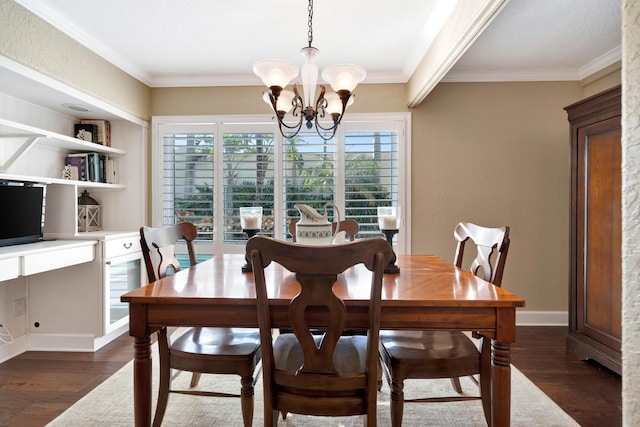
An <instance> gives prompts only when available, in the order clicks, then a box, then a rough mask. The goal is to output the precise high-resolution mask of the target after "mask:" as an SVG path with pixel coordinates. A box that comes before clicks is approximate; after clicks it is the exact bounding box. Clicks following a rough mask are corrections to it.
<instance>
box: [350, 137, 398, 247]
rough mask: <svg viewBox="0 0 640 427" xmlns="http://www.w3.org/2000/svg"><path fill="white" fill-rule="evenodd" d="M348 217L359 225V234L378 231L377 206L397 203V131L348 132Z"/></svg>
mask: <svg viewBox="0 0 640 427" xmlns="http://www.w3.org/2000/svg"><path fill="white" fill-rule="evenodd" d="M344 152H345V159H344V182H345V190H344V197H345V202H344V204H345V214H344V215H345V217H346V218H352V219H354V220H356V221H357V222H358V224H359V225H360V231H359V233H358V235H359V236H362V237H366V236H371V235H374V234H379V232H380V231H379V230H378V222H377V221H378V219H377V207H378V206H397V204H398V133H397V131H395V130H391V131H389V130H381V131H365V132H345V135H344Z"/></svg>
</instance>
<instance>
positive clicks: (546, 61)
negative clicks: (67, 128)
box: [0, 0, 621, 120]
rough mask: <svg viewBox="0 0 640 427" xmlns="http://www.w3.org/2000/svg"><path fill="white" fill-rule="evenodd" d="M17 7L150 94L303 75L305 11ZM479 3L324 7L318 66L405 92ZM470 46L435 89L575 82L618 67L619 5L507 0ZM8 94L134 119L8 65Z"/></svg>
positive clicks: (194, 0) (273, 1)
mask: <svg viewBox="0 0 640 427" xmlns="http://www.w3.org/2000/svg"><path fill="white" fill-rule="evenodd" d="M15 1H16V2H17V3H19V4H21V5H22V6H24V7H25V8H27V9H28V10H30V11H31V12H32V13H34V14H36V15H38V16H40V17H41V18H42V19H44V20H45V21H47V22H49V23H50V24H51V25H53V26H55V27H57V28H58V29H60V30H61V31H62V32H64V33H66V34H67V35H69V36H70V37H72V38H73V39H75V40H77V41H78V42H79V43H81V44H83V45H85V46H86V47H87V48H89V49H91V50H92V51H94V52H96V53H97V54H99V55H101V56H102V57H103V58H105V59H106V60H108V61H109V62H111V63H113V64H114V65H116V66H117V67H119V68H120V69H122V70H123V71H125V72H127V73H129V74H130V75H132V76H133V77H135V78H137V79H138V80H140V81H141V82H143V83H145V84H147V85H148V86H150V87H184V86H228V85H261V82H260V80H259V79H258V77H256V76H255V75H254V74H253V72H252V66H253V63H254V62H255V61H257V60H260V59H264V58H279V59H286V60H289V61H291V62H295V63H297V64H299V65H302V63H303V58H302V56H301V55H300V49H301V48H302V47H305V46H306V45H307V43H308V40H307V37H308V36H307V34H308V19H307V18H308V17H307V14H308V9H307V7H308V4H307V1H305V0H243V1H223V0H180V1H179V0H135V1H131V0H91V1H87V0H15ZM476 1H479V0H394V1H391V0H316V1H315V4H314V14H313V42H312V45H313V46H314V47H316V48H318V49H319V50H320V55H319V57H318V60H317V64H318V66H319V68H320V69H322V68H324V67H325V66H327V65H330V64H334V63H340V62H351V63H356V64H359V65H362V66H363V67H364V68H365V69H366V70H367V77H366V79H365V80H364V82H363V84H367V83H406V82H408V81H409V79H410V78H411V76H412V75H413V73H414V72H415V71H416V69H419V67H420V64H421V61H422V62H425V60H427V62H428V59H429V58H433V56H429V55H430V54H431V52H429V47H430V46H431V43H432V42H433V40H434V39H436V37H437V36H438V34H439V33H440V36H441V39H442V38H445V37H444V36H443V34H445V35H446V34H448V33H447V28H448V27H447V26H448V25H450V24H451V21H452V20H453V19H449V22H448V23H446V24H445V23H444V22H445V21H447V19H448V18H450V16H456V15H455V12H454V13H453V14H451V10H453V9H454V7H455V6H456V3H459V4H458V6H460V7H458V10H459V9H463V10H467V8H468V5H465V4H464V3H463V2H476ZM492 1H494V2H497V3H500V2H501V1H502V0H492ZM469 4H471V3H469ZM498 10H500V9H498ZM453 21H455V20H453ZM455 23H456V22H454V24H455ZM468 33H470V34H471V33H473V31H472V30H471V29H470V30H469V31H468ZM469 38H470V39H472V41H473V43H472V44H471V45H470V47H468V48H466V50H463V51H462V54H461V55H456V56H455V58H454V59H453V60H449V62H448V63H445V61H442V62H441V63H439V64H436V66H437V65H439V66H440V70H441V71H440V75H438V76H435V75H434V76H431V77H428V78H431V82H430V84H431V85H435V83H437V81H438V80H439V79H440V78H441V79H442V81H545V80H547V81H550V80H572V81H577V80H581V79H583V78H585V77H588V76H589V75H591V74H593V73H595V72H597V71H599V70H601V69H603V68H605V67H608V66H609V65H611V64H614V63H616V62H617V61H619V60H620V59H621V0H505V1H504V7H503V8H502V9H501V10H500V11H499V13H498V14H497V16H495V17H494V18H493V20H490V23H489V25H488V26H486V28H485V29H484V31H481V32H480V34H479V36H477V38H475V40H474V39H473V37H472V36H469ZM435 45H437V39H436V43H435ZM465 47H466V46H465ZM433 50H435V49H432V51H433ZM450 56H451V55H450ZM436 62H437V61H436ZM431 65H433V64H431ZM16 67H18V69H16ZM431 87H432V86H431ZM0 92H4V93H6V94H9V95H13V96H17V97H19V98H22V99H25V100H27V101H31V102H34V103H37V104H39V105H42V106H43V107H46V108H49V109H52V110H56V111H60V112H62V113H66V114H69V110H68V109H66V108H65V107H62V104H64V103H72V104H74V103H76V104H84V105H87V104H90V105H92V109H91V111H88V112H86V113H82V112H77V111H74V112H73V116H74V117H78V118H83V117H86V118H90V117H92V116H95V115H96V114H99V115H100V116H101V117H103V118H106V119H111V120H113V119H115V118H117V117H119V118H123V117H125V118H128V119H133V120H136V118H133V117H131V116H129V115H128V113H126V112H122V111H120V110H118V109H114V107H113V106H111V105H108V104H106V103H103V102H102V101H100V100H97V99H95V98H92V97H91V96H90V95H87V94H85V93H83V92H80V91H78V90H76V89H74V88H72V87H66V88H65V89H64V90H60V83H59V82H55V81H53V80H52V79H51V78H49V77H47V76H45V75H43V74H40V73H37V72H34V71H32V70H30V69H27V68H26V67H23V66H20V65H16V63H13V62H12V61H10V60H7V59H6V58H4V57H1V56H0ZM426 93H428V90H427V91H426V92H425V95H424V96H426Z"/></svg>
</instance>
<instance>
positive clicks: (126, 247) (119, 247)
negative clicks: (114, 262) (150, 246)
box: [104, 236, 142, 259]
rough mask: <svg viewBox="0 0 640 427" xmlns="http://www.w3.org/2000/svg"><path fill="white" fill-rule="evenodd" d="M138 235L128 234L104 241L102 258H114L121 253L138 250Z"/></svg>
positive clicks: (130, 252)
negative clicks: (128, 235)
mask: <svg viewBox="0 0 640 427" xmlns="http://www.w3.org/2000/svg"><path fill="white" fill-rule="evenodd" d="M141 250H142V249H141V248H140V237H138V236H130V237H122V238H120V239H113V240H107V241H105V242H104V258H105V259H109V258H114V257H117V256H121V255H126V254H132V253H134V252H140V251H141Z"/></svg>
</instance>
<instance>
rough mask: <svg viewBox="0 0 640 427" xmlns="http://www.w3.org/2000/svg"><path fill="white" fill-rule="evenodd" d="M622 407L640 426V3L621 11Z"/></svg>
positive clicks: (626, 420)
mask: <svg viewBox="0 0 640 427" xmlns="http://www.w3.org/2000/svg"><path fill="white" fill-rule="evenodd" d="M622 48H623V49H622V51H623V52H624V54H623V58H622V61H623V65H622V69H623V75H622V98H623V101H622V102H623V106H622V141H623V143H622V185H623V191H622V253H623V258H622V295H623V297H622V298H623V299H622V301H623V302H622V372H623V377H622V405H623V409H622V411H623V416H622V419H623V425H624V426H638V425H640V398H639V396H640V277H639V276H640V174H639V170H640V2H638V1H637V0H624V1H623V10H622Z"/></svg>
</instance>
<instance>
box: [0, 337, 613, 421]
mask: <svg viewBox="0 0 640 427" xmlns="http://www.w3.org/2000/svg"><path fill="white" fill-rule="evenodd" d="M566 333H567V328H566V327H531V326H529V327H524V326H523V327H518V341H517V343H516V344H514V345H513V347H512V362H513V364H514V365H515V366H516V367H517V368H518V369H520V371H522V372H523V373H524V374H525V375H526V376H527V377H528V378H529V379H531V380H532V381H533V382H534V383H535V384H536V385H537V386H538V387H539V388H540V389H542V391H544V392H545V393H546V394H547V395H548V396H549V397H551V399H553V400H554V401H555V402H556V403H557V404H558V405H559V406H560V407H561V408H562V409H564V410H565V412H567V413H568V414H569V415H571V416H572V417H573V418H574V419H575V420H576V421H577V422H578V423H579V424H580V425H582V426H585V427H587V426H603V425H607V426H609V427H615V426H620V425H622V398H621V379H620V377H619V376H618V375H616V374H614V373H612V372H611V371H609V370H607V369H606V368H603V367H601V366H599V365H597V364H595V363H591V362H586V361H581V360H578V359H576V358H575V357H573V356H571V355H570V354H567V353H566V351H565V336H566ZM132 358H133V339H132V338H130V337H128V336H127V335H123V336H122V337H120V338H118V339H117V340H115V341H113V342H112V343H110V344H108V345H106V346H105V347H103V348H102V349H100V350H99V351H97V352H96V353H63V352H27V353H23V354H21V355H19V356H17V357H15V358H13V359H11V360H8V361H6V362H4V363H2V364H0V426H3V427H4V426H11V427H40V426H44V425H45V424H47V423H48V422H49V421H51V420H53V419H54V418H55V417H57V416H58V415H59V414H61V413H62V412H64V411H65V410H66V409H67V408H68V407H69V406H71V405H72V404H73V403H74V402H76V401H77V400H79V399H80V398H81V397H82V396H84V395H85V394H87V393H88V392H89V391H91V390H92V389H93V388H94V387H96V386H97V385H99V384H100V383H101V382H102V381H104V380H105V379H107V378H108V377H109V376H110V375H112V374H113V373H114V372H116V371H117V370H118V369H120V368H121V367H122V366H124V365H125V364H126V363H127V362H128V361H129V360H131V359H132Z"/></svg>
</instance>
